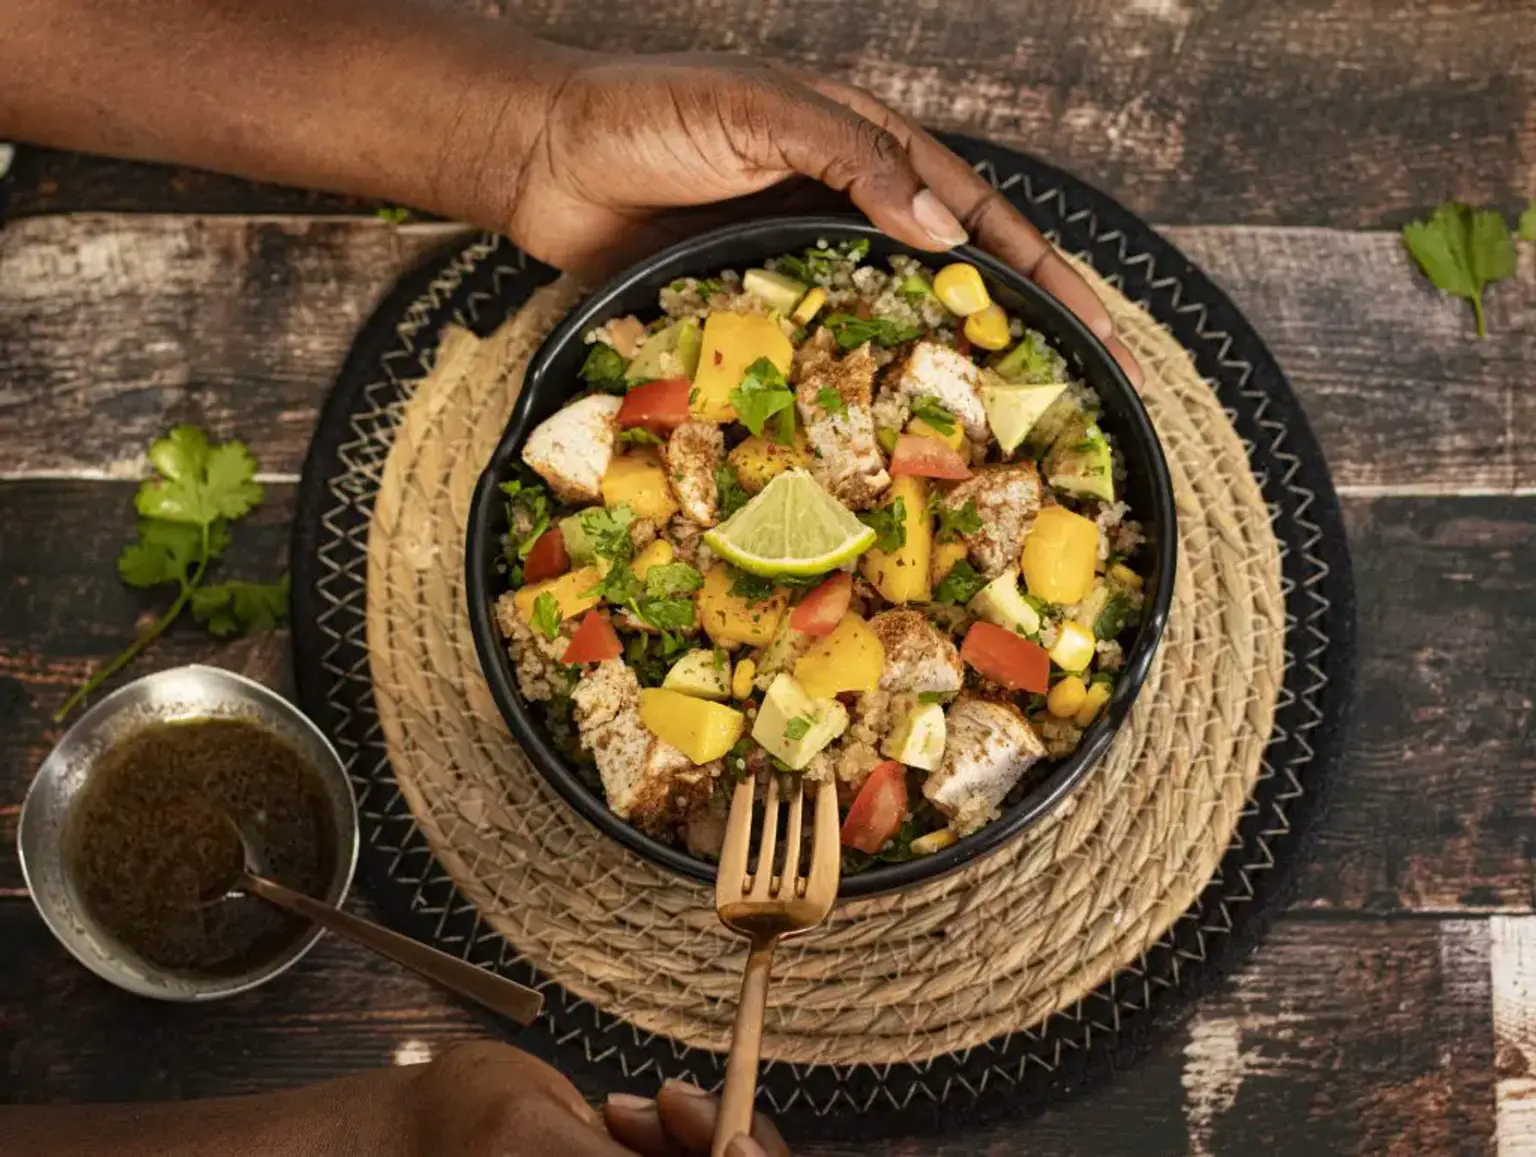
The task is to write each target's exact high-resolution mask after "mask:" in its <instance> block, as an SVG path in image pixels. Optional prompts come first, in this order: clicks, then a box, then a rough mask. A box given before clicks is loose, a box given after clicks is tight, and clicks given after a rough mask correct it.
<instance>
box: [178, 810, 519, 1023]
mask: <svg viewBox="0 0 1536 1157" xmlns="http://www.w3.org/2000/svg"><path fill="white" fill-rule="evenodd" d="M224 819H225V820H226V821H227V822H228V823H229V826H230V827H231V828H232V829H234V832H235V835H236V836H238V837H239V839H240V848H241V853H242V855H243V858H244V864H243V867H242V868H241V869H240V870H239V874H238V875H236V876H235V877H234V878H233V879H232V880H231V881H230V883H229V885H228V886H227V887H226V888H224V889H222V890H220V892H218V893H215V894H214V898H213V899H211V900H209V901H208V903H213V904H217V903H220V902H222V901H224V900H229V899H234V898H236V897H240V896H246V895H250V896H256V897H259V898H260V899H262V900H265V901H266V902H267V903H269V904H275V905H277V907H279V908H285V909H287V910H288V911H289V912H292V913H294V914H295V915H298V916H302V917H304V919H306V920H309V921H310V922H311V923H314V924H318V925H320V927H322V928H324V929H326V930H327V931H330V932H334V933H336V935H338V936H342V937H345V938H346V939H348V940H351V941H352V942H353V943H355V944H361V945H362V946H363V947H364V948H371V949H372V950H373V951H375V952H377V953H378V954H379V955H380V956H384V957H387V958H388V959H390V960H393V961H394V962H395V963H396V964H399V965H401V966H402V967H405V968H409V969H410V970H411V971H412V972H415V973H418V974H420V975H421V976H425V977H426V978H427V979H428V980H434V981H436V982H437V983H438V984H441V985H442V986H443V987H444V988H447V989H451V990H452V991H454V992H456V993H458V994H459V995H460V996H464V997H468V998H469V999H470V1000H473V1001H475V1002H476V1003H478V1004H483V1005H484V1006H485V1007H486V1008H488V1009H490V1010H491V1011H492V1012H497V1013H500V1014H501V1015H502V1016H509V1017H511V1018H512V1019H513V1020H515V1021H517V1022H518V1023H519V1024H531V1023H533V1020H534V1018H535V1017H537V1016H538V1015H539V1010H540V1009H542V1008H543V1007H544V997H543V996H542V995H540V994H539V993H538V992H535V991H534V990H533V989H531V988H526V987H524V986H523V985H521V984H518V983H517V982H516V981H513V980H508V979H507V978H506V977H504V976H498V975H496V973H494V972H487V971H486V970H485V969H483V968H479V967H477V966H476V965H473V964H470V963H469V962H468V961H467V960H460V959H459V958H458V957H456V956H449V955H448V954H447V953H446V952H439V951H438V950H437V949H436V948H429V947H428V946H427V945H425V944H422V943H421V942H420V941H418V940H412V939H411V938H410V937H409V936H402V935H400V933H398V932H391V931H390V930H389V929H388V928H385V927H382V926H381V925H378V924H375V923H373V922H372V921H371V920H364V919H362V918H361V917H359V916H353V915H352V914H351V913H349V912H343V911H342V910H341V909H339V908H333V907H331V906H330V905H329V904H323V903H321V902H320V901H319V900H316V899H314V898H313V897H312V896H306V895H304V894H303V893H302V892H295V891H294V890H293V889H292V888H285V887H284V886H283V885H282V884H279V883H277V881H275V880H272V879H270V878H268V876H267V870H266V864H265V857H264V856H263V855H262V851H261V846H260V841H259V839H258V838H257V837H255V836H254V835H252V834H251V833H249V832H247V831H246V830H245V829H244V828H242V827H241V826H240V825H239V824H238V823H237V822H235V820H234V818H233V817H232V816H230V815H228V814H225V816H224Z"/></svg>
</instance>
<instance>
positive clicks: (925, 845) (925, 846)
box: [911, 828, 960, 856]
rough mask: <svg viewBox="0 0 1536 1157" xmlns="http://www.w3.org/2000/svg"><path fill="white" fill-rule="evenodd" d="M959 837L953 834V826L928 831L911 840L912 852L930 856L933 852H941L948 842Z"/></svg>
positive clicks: (947, 845) (915, 854) (917, 854)
mask: <svg viewBox="0 0 1536 1157" xmlns="http://www.w3.org/2000/svg"><path fill="white" fill-rule="evenodd" d="M959 838H960V837H959V836H957V835H955V830H954V829H953V828H940V829H939V830H938V831H936V832H929V833H928V834H927V835H926V836H918V837H917V839H915V840H913V841H912V844H911V847H912V854H913V855H914V856H931V855H933V853H934V852H942V851H943V850H944V849H945V848H947V847H949V845H950V844H952V843H954V842H955V841H956V840H958V839H959Z"/></svg>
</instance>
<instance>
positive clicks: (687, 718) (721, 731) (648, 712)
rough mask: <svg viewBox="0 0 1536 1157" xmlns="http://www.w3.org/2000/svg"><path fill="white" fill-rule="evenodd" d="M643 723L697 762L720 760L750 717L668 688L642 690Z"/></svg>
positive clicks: (641, 712) (719, 704)
mask: <svg viewBox="0 0 1536 1157" xmlns="http://www.w3.org/2000/svg"><path fill="white" fill-rule="evenodd" d="M640 722H641V723H643V724H645V727H646V730H648V731H649V732H650V733H651V734H652V735H654V736H655V737H656V738H657V739H659V740H661V741H662V742H663V743H670V744H671V745H672V746H673V747H675V748H677V749H678V750H679V751H681V752H682V753H683V754H684V755H686V756H687V757H688V758H689V759H691V760H692V761H693V762H694V763H696V764H701V763H708V762H709V761H710V760H712V759H719V758H720V757H721V756H723V755H724V754H725V753H726V752H727V751H729V750H730V749H731V748H732V747H733V746H735V743H736V741H737V740H738V739H740V738H741V733H742V732H743V731H744V730H746V726H747V717H746V716H745V715H743V714H742V713H741V712H740V711H737V710H736V708H734V707H727V706H726V705H725V704H723V703H711V702H710V701H709V700H708V699H695V698H694V697H693V696H692V695H684V694H683V693H682V692H681V691H669V690H667V689H666V688H664V687H642V688H641V689H640Z"/></svg>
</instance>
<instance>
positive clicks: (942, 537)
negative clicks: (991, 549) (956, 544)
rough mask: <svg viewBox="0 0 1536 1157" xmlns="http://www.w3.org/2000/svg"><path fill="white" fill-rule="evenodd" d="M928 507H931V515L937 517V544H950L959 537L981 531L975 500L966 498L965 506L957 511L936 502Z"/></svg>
mask: <svg viewBox="0 0 1536 1157" xmlns="http://www.w3.org/2000/svg"><path fill="white" fill-rule="evenodd" d="M935 498H937V496H935ZM929 505H930V506H932V508H933V513H935V514H937V515H938V516H939V529H938V535H937V539H938V541H939V542H951V541H953V540H954V539H957V538H959V537H960V536H961V535H966V534H975V533H976V532H977V531H978V530H980V529H981V515H980V514H978V513H977V512H976V500H975V499H974V498H967V499H966V500H965V505H964V506H962V507H960V508H959V509H958V510H957V509H955V508H954V507H951V506H944V505H942V504H940V503H939V502H937V501H934V502H931V503H930V504H929Z"/></svg>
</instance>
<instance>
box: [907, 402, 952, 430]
mask: <svg viewBox="0 0 1536 1157" xmlns="http://www.w3.org/2000/svg"><path fill="white" fill-rule="evenodd" d="M912 416H913V417H914V418H921V419H922V420H923V421H925V422H927V423H928V425H929V426H930V427H932V429H933V430H934V431H935V432H936V433H939V434H953V433H954V432H955V415H954V414H953V413H951V412H950V409H949V407H948V406H946V405H944V403H943V402H941V401H939V400H938V399H937V398H930V397H928V396H927V395H926V394H923V395H921V396H919V397H916V398H913V399H912Z"/></svg>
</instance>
